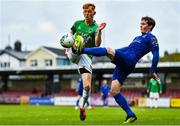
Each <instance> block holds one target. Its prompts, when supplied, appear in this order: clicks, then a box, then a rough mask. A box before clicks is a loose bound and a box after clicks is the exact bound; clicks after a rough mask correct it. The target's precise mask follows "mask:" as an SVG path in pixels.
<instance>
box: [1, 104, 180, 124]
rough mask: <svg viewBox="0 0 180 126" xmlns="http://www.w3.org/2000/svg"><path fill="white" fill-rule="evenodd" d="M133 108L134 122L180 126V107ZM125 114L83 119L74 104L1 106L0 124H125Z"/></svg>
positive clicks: (105, 112) (99, 113)
mask: <svg viewBox="0 0 180 126" xmlns="http://www.w3.org/2000/svg"><path fill="white" fill-rule="evenodd" d="M132 109H133V111H134V112H135V113H136V115H137V117H138V120H137V121H136V122H135V123H131V124H130V125H138V126H141V125H157V126H159V125H180V109H178V108H158V109H149V108H132ZM125 117H126V115H125V113H124V111H123V110H122V109H120V108H119V107H109V108H102V107H95V108H94V109H92V110H87V118H86V120H85V121H83V122H82V121H80V119H79V110H75V109H74V107H66V106H31V105H0V125H123V124H122V122H123V121H124V119H125ZM126 125H127V124H126Z"/></svg>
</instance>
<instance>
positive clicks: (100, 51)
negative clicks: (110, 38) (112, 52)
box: [83, 47, 107, 56]
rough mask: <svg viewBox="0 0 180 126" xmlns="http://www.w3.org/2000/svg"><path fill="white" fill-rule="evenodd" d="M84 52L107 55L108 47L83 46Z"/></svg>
mask: <svg viewBox="0 0 180 126" xmlns="http://www.w3.org/2000/svg"><path fill="white" fill-rule="evenodd" d="M83 53H85V54H91V55H93V56H105V55H107V49H106V48H102V47H94V48H83Z"/></svg>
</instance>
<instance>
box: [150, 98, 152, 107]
mask: <svg viewBox="0 0 180 126" xmlns="http://www.w3.org/2000/svg"><path fill="white" fill-rule="evenodd" d="M152 107H153V99H152V98H150V108H152Z"/></svg>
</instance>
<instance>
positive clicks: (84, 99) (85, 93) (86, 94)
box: [81, 89, 89, 108]
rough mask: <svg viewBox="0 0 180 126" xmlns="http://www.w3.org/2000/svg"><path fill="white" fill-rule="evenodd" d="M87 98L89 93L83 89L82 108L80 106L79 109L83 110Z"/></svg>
mask: <svg viewBox="0 0 180 126" xmlns="http://www.w3.org/2000/svg"><path fill="white" fill-rule="evenodd" d="M88 98H89V91H86V90H84V89H83V99H82V106H81V108H84V106H85V104H86V102H87V100H88Z"/></svg>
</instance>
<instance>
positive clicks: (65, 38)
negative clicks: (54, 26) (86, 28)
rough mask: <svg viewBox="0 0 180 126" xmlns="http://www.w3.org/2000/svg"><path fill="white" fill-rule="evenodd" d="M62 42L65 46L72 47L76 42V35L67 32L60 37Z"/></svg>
mask: <svg viewBox="0 0 180 126" xmlns="http://www.w3.org/2000/svg"><path fill="white" fill-rule="evenodd" d="M60 44H61V45H62V46H63V47H64V48H70V47H72V46H73V44H74V37H73V35H72V34H71V33H65V34H63V35H62V37H61V38H60Z"/></svg>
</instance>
